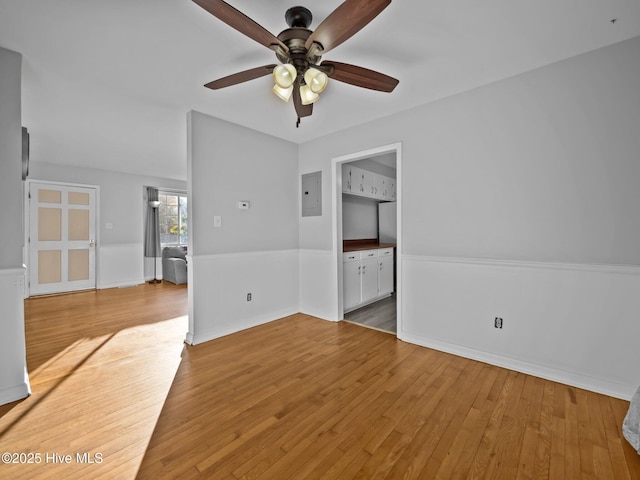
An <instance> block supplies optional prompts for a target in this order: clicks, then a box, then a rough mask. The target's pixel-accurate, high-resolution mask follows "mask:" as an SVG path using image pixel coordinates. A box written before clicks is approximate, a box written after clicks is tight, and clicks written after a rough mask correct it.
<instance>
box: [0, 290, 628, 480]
mask: <svg viewBox="0 0 640 480" xmlns="http://www.w3.org/2000/svg"><path fill="white" fill-rule="evenodd" d="M186 293H187V290H186V288H184V287H179V286H174V285H169V284H162V285H155V286H154V285H144V286H140V287H135V288H130V289H123V290H105V291H99V292H92V293H82V294H75V295H69V296H64V297H52V298H41V299H33V300H28V301H27V302H26V317H27V321H26V333H27V343H28V345H27V350H28V363H29V369H30V378H31V382H32V388H33V395H32V396H31V397H30V398H28V399H26V400H24V401H22V402H16V403H14V404H11V405H8V406H4V407H0V452H23V453H28V452H31V453H34V454H35V453H39V454H40V455H41V462H42V463H40V464H37V465H3V464H0V478H11V479H19V478H25V479H27V478H28V479H33V478H55V479H59V478H65V479H67V478H83V479H84V478H91V479H97V478H105V479H114V478H117V479H134V478H139V479H157V478H171V479H175V478H183V479H187V478H214V479H240V478H246V479H251V478H252V479H270V480H271V479H274V480H280V479H287V478H291V479H306V478H326V479H355V478H362V479H373V478H392V479H395V478H424V479H430V478H444V479H448V478H487V479H497V478H504V479H514V478H537V479H546V478H557V479H574V478H575V479H577V478H585V479H627V478H640V456H638V455H637V454H636V453H635V452H634V451H633V449H632V448H631V447H630V446H629V445H628V444H627V443H626V442H625V441H624V440H623V439H622V437H621V433H620V425H621V423H622V419H623V416H624V414H625V412H626V409H627V407H628V402H624V401H621V400H616V399H613V398H610V397H606V396H603V395H597V394H593V393H589V392H586V391H584V390H580V389H577V388H572V387H567V386H565V385H560V384H557V383H553V382H549V381H545V380H541V379H539V378H535V377H531V376H528V375H524V374H520V373H516V372H512V371H508V370H504V369H501V368H497V367H493V366H489V365H486V364H482V363H479V362H475V361H471V360H466V359H463V358H459V357H455V356H453V355H448V354H444V353H440V352H436V351H433V350H429V349H425V348H421V347H417V346H414V345H410V344H407V343H403V342H401V341H399V340H397V339H396V338H395V337H394V336H393V335H389V334H386V333H383V332H378V331H375V330H371V329H367V328H363V327H360V326H358V325H353V324H350V323H346V322H340V323H331V322H326V321H322V320H318V319H315V318H312V317H308V316H306V315H294V316H292V317H288V318H285V319H281V320H278V321H275V322H271V323H269V324H266V325H262V326H259V327H256V328H253V329H250V330H247V331H244V332H240V333H238V334H234V335H230V336H227V337H224V338H220V339H217V340H214V341H211V342H208V343H205V344H202V345H198V346H195V347H186V346H183V345H181V341H182V338H183V337H184V333H185V330H186V317H185V314H186ZM47 453H48V454H49V455H50V456H49V458H51V454H53V453H57V454H59V455H73V456H74V457H73V459H72V463H71V464H70V465H67V464H60V463H57V464H53V463H51V462H49V463H45V456H44V455H45V454H47ZM76 453H80V454H83V453H87V454H90V455H93V457H91V458H93V459H94V460H96V459H97V458H100V457H99V456H97V454H98V453H100V454H101V458H102V461H101V463H93V464H86V463H85V464H78V462H77V458H75V454H76ZM85 458H88V457H85Z"/></svg>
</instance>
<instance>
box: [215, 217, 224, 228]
mask: <svg viewBox="0 0 640 480" xmlns="http://www.w3.org/2000/svg"><path fill="white" fill-rule="evenodd" d="M213 226H214V227H221V226H222V217H221V216H219V215H215V216H214V217H213Z"/></svg>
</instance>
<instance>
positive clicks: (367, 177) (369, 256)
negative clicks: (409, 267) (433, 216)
mask: <svg viewBox="0 0 640 480" xmlns="http://www.w3.org/2000/svg"><path fill="white" fill-rule="evenodd" d="M401 164H402V158H401V144H400V143H396V144H392V145H386V146H382V147H378V148H374V149H370V150H366V151H362V152H357V153H355V154H351V155H345V156H342V157H337V158H334V159H333V165H332V167H333V169H334V173H335V178H336V182H335V187H336V188H335V192H334V193H335V202H334V206H335V215H334V218H335V219H336V223H335V225H334V233H335V235H334V239H335V249H334V251H336V252H337V258H336V263H337V274H338V278H337V285H338V292H337V298H338V316H339V318H340V319H343V320H346V321H350V322H354V323H358V324H361V325H364V326H367V327H371V328H375V329H378V330H384V331H386V332H390V333H394V334H396V335H398V334H399V333H400V332H401V331H402V316H401V305H402V302H401V298H402V297H401V294H402V285H401V278H402V275H401V268H402V265H401V261H400V259H401V252H402V239H401V218H402V215H401V212H402V204H401V202H402V200H401V198H402V196H401V194H400V193H401Z"/></svg>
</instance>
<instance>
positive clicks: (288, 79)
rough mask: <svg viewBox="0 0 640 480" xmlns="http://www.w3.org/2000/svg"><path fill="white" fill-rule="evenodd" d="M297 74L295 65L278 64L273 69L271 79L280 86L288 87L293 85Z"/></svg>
mask: <svg viewBox="0 0 640 480" xmlns="http://www.w3.org/2000/svg"><path fill="white" fill-rule="evenodd" d="M296 76H297V72H296V67H294V66H293V65H291V64H290V63H285V64H282V65H278V66H277V67H276V68H274V69H273V80H274V81H275V82H276V85H278V86H279V87H281V88H289V87H290V86H291V85H293V82H294V81H295V79H296Z"/></svg>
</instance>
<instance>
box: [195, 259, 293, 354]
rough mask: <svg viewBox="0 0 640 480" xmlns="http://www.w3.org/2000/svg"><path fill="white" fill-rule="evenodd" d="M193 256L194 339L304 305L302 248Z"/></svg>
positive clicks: (214, 335) (206, 338)
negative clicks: (300, 275) (300, 267)
mask: <svg viewBox="0 0 640 480" xmlns="http://www.w3.org/2000/svg"><path fill="white" fill-rule="evenodd" d="M188 261H189V270H188V275H189V332H188V333H187V336H186V342H187V343H189V344H193V345H196V344H199V343H202V342H206V341H209V340H213V339H214V338H218V337H222V336H225V335H229V334H231V333H234V332H238V331H240V330H244V329H247V328H251V327H254V326H256V325H260V324H263V323H266V322H270V321H272V320H276V319H278V318H282V317H286V316H288V315H292V314H294V313H297V312H299V311H300V308H299V282H298V250H278V251H264V252H242V253H232V254H220V255H195V256H189V257H188ZM249 293H251V295H252V297H251V300H250V301H249V300H247V295H248V294H249Z"/></svg>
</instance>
